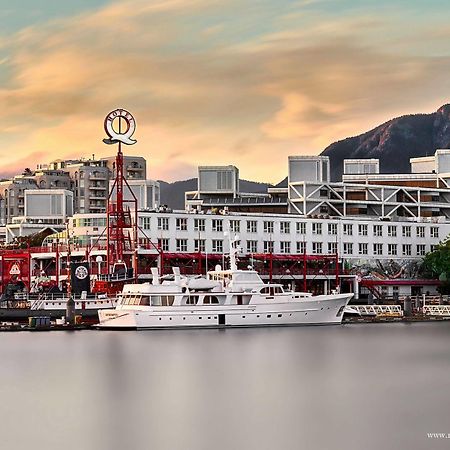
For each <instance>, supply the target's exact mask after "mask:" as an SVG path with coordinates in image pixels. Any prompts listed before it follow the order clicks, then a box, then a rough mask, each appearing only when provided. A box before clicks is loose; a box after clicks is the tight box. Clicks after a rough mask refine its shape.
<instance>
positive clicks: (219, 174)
mask: <svg viewBox="0 0 450 450" xmlns="http://www.w3.org/2000/svg"><path fill="white" fill-rule="evenodd" d="M198 192H199V193H200V194H232V195H236V194H237V193H238V192H239V169H238V168H237V167H235V166H231V165H230V166H199V167H198Z"/></svg>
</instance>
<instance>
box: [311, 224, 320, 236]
mask: <svg viewBox="0 0 450 450" xmlns="http://www.w3.org/2000/svg"><path fill="white" fill-rule="evenodd" d="M312 234H322V224H321V223H320V222H313V223H312Z"/></svg>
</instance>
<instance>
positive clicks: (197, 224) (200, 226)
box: [194, 219, 205, 231]
mask: <svg viewBox="0 0 450 450" xmlns="http://www.w3.org/2000/svg"><path fill="white" fill-rule="evenodd" d="M194 231H205V219H194Z"/></svg>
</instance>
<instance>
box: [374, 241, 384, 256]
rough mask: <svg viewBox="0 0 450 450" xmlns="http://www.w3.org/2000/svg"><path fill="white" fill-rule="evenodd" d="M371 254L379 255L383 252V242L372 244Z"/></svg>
mask: <svg viewBox="0 0 450 450" xmlns="http://www.w3.org/2000/svg"><path fill="white" fill-rule="evenodd" d="M373 254H374V255H377V256H380V255H382V254H383V244H373Z"/></svg>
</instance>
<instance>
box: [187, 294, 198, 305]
mask: <svg viewBox="0 0 450 450" xmlns="http://www.w3.org/2000/svg"><path fill="white" fill-rule="evenodd" d="M197 303H198V295H189V296H188V297H187V299H186V305H196V304H197Z"/></svg>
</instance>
